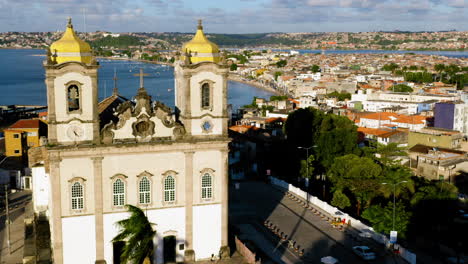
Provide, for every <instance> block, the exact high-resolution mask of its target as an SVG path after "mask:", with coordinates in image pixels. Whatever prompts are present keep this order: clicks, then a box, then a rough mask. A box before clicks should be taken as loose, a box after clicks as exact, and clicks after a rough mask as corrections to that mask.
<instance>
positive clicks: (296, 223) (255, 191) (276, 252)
mask: <svg viewBox="0 0 468 264" xmlns="http://www.w3.org/2000/svg"><path fill="white" fill-rule="evenodd" d="M229 198H230V204H229V207H230V209H229V214H230V224H232V225H235V226H237V228H238V229H239V230H241V232H242V233H244V234H245V235H246V236H247V237H248V240H251V241H253V242H254V243H255V244H256V246H257V247H258V248H260V249H261V250H262V251H263V252H264V253H265V254H266V255H268V256H269V257H270V258H271V259H272V260H273V261H274V262H277V263H320V259H321V258H322V257H324V256H333V257H335V258H337V259H338V260H339V263H340V264H342V263H349V264H359V263H405V262H404V261H403V260H402V259H400V258H396V257H394V256H391V255H389V254H387V253H386V252H385V251H384V249H383V246H380V245H377V244H375V243H374V242H373V241H370V240H368V239H365V238H364V239H361V240H360V241H358V240H355V239H352V238H351V237H350V236H349V235H346V233H345V232H343V231H340V230H338V229H335V228H333V227H332V225H331V224H330V223H328V222H327V221H325V220H323V219H322V218H321V217H319V216H317V215H315V214H313V213H312V212H311V211H310V210H309V209H305V208H303V207H302V206H301V205H300V204H298V203H297V202H295V201H293V200H292V199H290V198H288V197H287V196H285V195H284V193H283V192H280V191H279V190H277V189H275V188H273V187H272V186H270V185H267V184H265V183H261V182H242V183H240V188H239V189H235V188H232V189H231V190H230V197H229ZM265 220H268V221H270V222H272V223H274V224H275V225H276V226H278V227H279V229H280V232H283V233H284V234H287V235H288V237H290V238H291V239H292V240H294V241H296V245H299V246H300V248H301V249H304V255H303V256H301V257H300V256H299V255H298V254H297V253H295V252H294V251H293V250H290V249H288V248H287V244H286V243H284V242H283V243H281V242H280V241H279V239H278V238H277V236H275V235H274V234H273V233H272V232H271V231H270V230H269V229H268V228H265V227H264V225H263V222H264V221H265ZM356 245H368V246H370V247H371V248H373V249H374V250H375V251H376V252H377V254H378V258H377V259H376V260H374V261H363V260H362V259H360V258H359V257H357V256H356V255H355V254H354V253H353V252H352V250H351V247H352V246H356Z"/></svg>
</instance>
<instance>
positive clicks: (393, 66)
mask: <svg viewBox="0 0 468 264" xmlns="http://www.w3.org/2000/svg"><path fill="white" fill-rule="evenodd" d="M399 67H400V66H398V64H396V63H393V62H392V63H390V64H385V65H384V66H383V67H382V70H384V71H391V72H393V71H395V70H396V69H398V68H399Z"/></svg>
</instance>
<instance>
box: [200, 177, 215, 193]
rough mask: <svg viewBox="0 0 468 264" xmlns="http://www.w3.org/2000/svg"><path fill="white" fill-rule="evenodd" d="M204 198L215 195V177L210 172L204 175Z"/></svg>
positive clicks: (202, 183) (202, 184)
mask: <svg viewBox="0 0 468 264" xmlns="http://www.w3.org/2000/svg"><path fill="white" fill-rule="evenodd" d="M201 186H202V199H211V198H212V197H213V179H212V177H211V175H210V174H209V173H205V174H204V175H203V176H202V182H201Z"/></svg>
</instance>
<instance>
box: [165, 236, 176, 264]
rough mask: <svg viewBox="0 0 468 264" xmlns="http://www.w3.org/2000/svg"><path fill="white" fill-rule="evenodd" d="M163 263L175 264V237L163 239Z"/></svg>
mask: <svg viewBox="0 0 468 264" xmlns="http://www.w3.org/2000/svg"><path fill="white" fill-rule="evenodd" d="M163 248H164V263H176V237H175V236H166V237H164V245H163Z"/></svg>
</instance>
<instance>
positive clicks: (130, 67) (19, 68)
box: [0, 49, 273, 109]
mask: <svg viewBox="0 0 468 264" xmlns="http://www.w3.org/2000/svg"><path fill="white" fill-rule="evenodd" d="M44 54H45V51H43V50H11V49H3V50H2V49H0V105H12V104H16V105H46V104H47V96H46V86H45V81H44V80H45V71H44V68H43V67H42V62H43V61H44V59H45V57H44V56H43V55H44ZM99 63H100V65H101V67H100V68H99V99H103V98H105V97H106V96H110V95H111V94H112V90H113V87H114V80H113V77H114V71H115V72H116V74H117V78H118V80H117V88H118V90H119V93H120V94H121V95H122V96H124V97H126V98H128V99H131V98H132V97H133V96H135V95H136V92H137V90H138V88H139V87H140V78H139V77H138V76H134V75H135V74H138V73H139V71H140V68H142V69H143V71H144V72H145V73H147V74H148V76H145V77H144V86H145V88H146V90H147V91H148V93H149V94H150V95H151V96H152V99H153V100H156V101H161V102H163V103H164V104H166V105H168V106H169V107H171V108H173V107H174V71H173V68H172V67H169V66H163V65H158V64H149V63H141V62H133V61H121V60H118V61H117V60H108V59H102V60H99ZM271 95H273V94H272V93H271V92H268V91H265V90H262V89H259V88H256V87H253V86H250V85H246V84H243V83H237V82H232V81H229V83H228V103H229V104H232V106H233V108H234V109H237V108H239V107H240V106H242V105H245V104H250V103H251V102H252V98H253V97H254V96H257V97H262V98H269V97H270V96H271Z"/></svg>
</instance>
